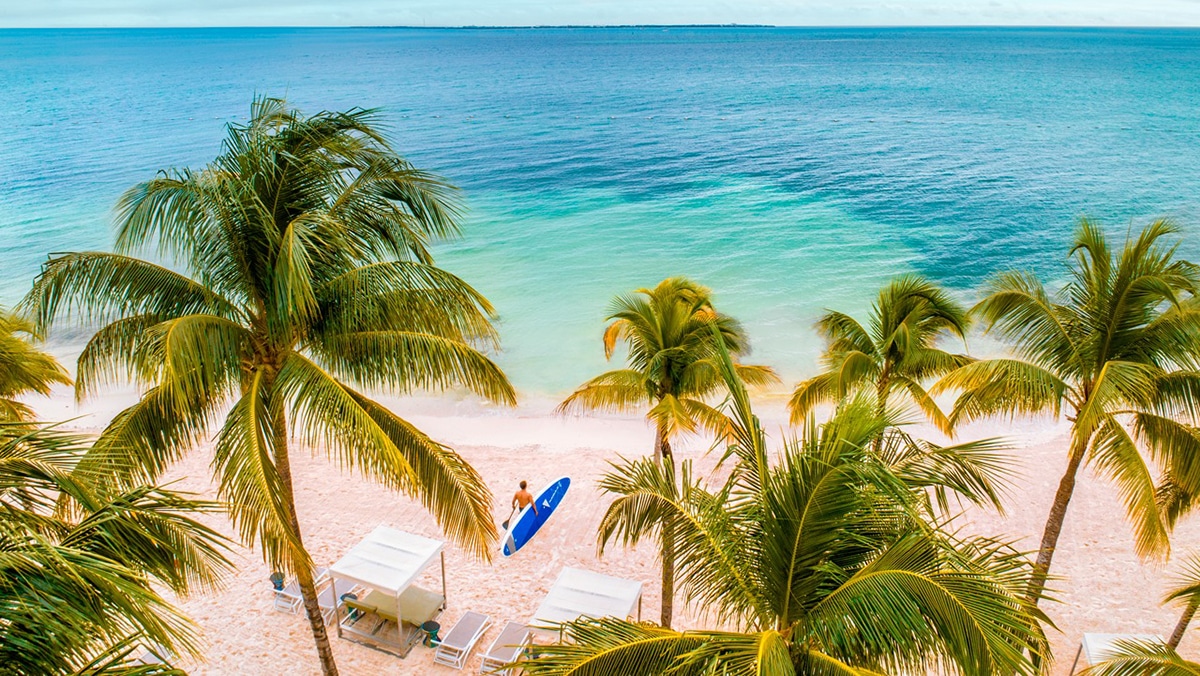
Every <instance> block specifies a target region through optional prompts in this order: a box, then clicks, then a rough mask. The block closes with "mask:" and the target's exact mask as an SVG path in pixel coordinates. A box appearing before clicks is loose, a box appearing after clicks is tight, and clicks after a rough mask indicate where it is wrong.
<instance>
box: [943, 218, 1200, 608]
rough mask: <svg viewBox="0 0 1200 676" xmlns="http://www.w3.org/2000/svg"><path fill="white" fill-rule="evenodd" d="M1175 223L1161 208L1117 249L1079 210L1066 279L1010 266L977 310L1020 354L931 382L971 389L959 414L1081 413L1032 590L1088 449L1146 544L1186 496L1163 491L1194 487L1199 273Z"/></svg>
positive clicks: (1199, 475) (1159, 543) (1163, 542)
mask: <svg viewBox="0 0 1200 676" xmlns="http://www.w3.org/2000/svg"><path fill="white" fill-rule="evenodd" d="M1177 233H1178V230H1177V229H1176V228H1174V227H1172V226H1171V225H1169V224H1167V223H1165V222H1162V221H1159V222H1155V223H1152V224H1150V225H1149V226H1147V227H1146V228H1145V229H1143V230H1142V231H1141V233H1140V234H1139V235H1138V236H1137V237H1136V238H1134V237H1131V238H1129V239H1128V240H1127V241H1126V243H1125V246H1124V248H1123V249H1122V250H1121V251H1120V252H1114V251H1110V249H1109V246H1108V243H1107V241H1106V239H1105V237H1104V234H1103V232H1101V230H1100V228H1099V227H1098V226H1097V225H1096V224H1095V223H1093V222H1091V221H1088V220H1084V221H1082V222H1081V224H1080V226H1079V229H1078V231H1077V233H1076V235H1075V243H1074V245H1073V246H1072V248H1071V256H1072V258H1073V262H1072V265H1071V266H1070V275H1069V278H1068V281H1067V283H1066V284H1065V285H1064V286H1063V287H1062V288H1061V289H1060V290H1059V291H1058V292H1057V293H1055V294H1053V295H1052V294H1051V293H1050V292H1048V291H1047V290H1046V288H1045V287H1044V286H1043V285H1042V283H1041V282H1040V281H1039V280H1038V279H1037V278H1036V277H1035V276H1034V275H1032V274H1029V273H1021V272H1006V273H1002V274H1000V275H998V276H996V277H995V278H993V279H992V280H991V281H990V282H989V283H988V285H987V286H986V287H985V291H986V297H985V298H984V299H983V300H982V301H980V302H979V303H978V304H977V305H976V306H975V307H974V309H973V310H972V312H973V314H975V315H977V316H978V317H980V318H981V319H982V321H983V323H984V326H985V328H986V330H987V331H990V332H992V333H995V334H997V335H999V336H1000V337H1001V338H1002V339H1004V340H1006V341H1008V342H1009V343H1010V344H1011V346H1012V347H1013V349H1014V350H1015V352H1016V357H1015V358H1002V359H989V360H985V361H977V362H973V363H969V364H966V365H964V366H961V367H959V368H958V369H957V370H955V371H954V372H952V373H950V374H949V375H947V376H945V377H944V378H943V379H942V380H941V381H940V382H939V383H938V384H937V385H935V386H934V388H932V390H933V392H934V393H935V394H936V393H938V392H941V391H945V390H951V389H954V390H959V391H960V392H961V394H960V395H959V397H958V399H957V401H956V402H955V404H954V410H953V412H952V413H951V415H950V421H951V423H956V422H958V421H962V420H970V419H975V418H980V417H985V416H991V415H1009V416H1015V415H1032V414H1050V415H1053V416H1056V417H1057V416H1060V415H1066V417H1067V419H1068V420H1069V421H1071V441H1070V446H1069V447H1068V448H1067V449H1066V451H1067V467H1066V472H1065V473H1064V475H1063V477H1062V480H1061V481H1060V482H1059V485H1058V490H1057V492H1056V493H1055V495H1054V502H1053V504H1052V506H1051V508H1050V514H1049V517H1048V518H1047V520H1046V527H1045V531H1044V532H1043V534H1042V540H1041V545H1040V547H1039V550H1038V556H1037V562H1036V568H1035V575H1034V577H1033V578H1032V579H1031V581H1030V585H1029V590H1028V595H1027V596H1028V600H1029V601H1030V602H1032V603H1037V602H1038V600H1039V598H1040V597H1041V595H1042V591H1043V589H1044V587H1045V581H1046V576H1047V574H1048V573H1049V571H1050V563H1051V560H1052V558H1053V556H1054V551H1055V547H1056V546H1057V544H1058V537H1059V534H1060V533H1061V532H1062V526H1063V521H1064V519H1065V518H1066V514H1067V505H1068V503H1069V502H1070V500H1071V495H1072V493H1073V492H1074V490H1075V480H1076V475H1077V473H1078V471H1079V467H1080V465H1081V464H1083V462H1084V461H1085V460H1088V461H1089V462H1091V463H1092V464H1093V465H1094V466H1095V467H1096V468H1097V469H1098V470H1099V471H1100V472H1101V473H1103V474H1104V475H1105V476H1107V477H1108V478H1109V479H1111V480H1112V481H1113V482H1114V483H1115V484H1116V485H1117V489H1118V492H1119V494H1120V497H1121V499H1122V501H1123V502H1124V504H1125V509H1126V513H1127V514H1128V516H1129V518H1130V519H1131V520H1132V521H1133V526H1134V531H1135V536H1136V545H1137V551H1138V553H1139V554H1140V555H1142V556H1150V555H1155V554H1165V553H1166V552H1167V550H1168V548H1169V543H1168V538H1167V536H1168V531H1169V528H1170V525H1171V520H1172V519H1173V517H1172V516H1171V512H1176V513H1177V512H1178V510H1177V509H1166V510H1164V509H1163V505H1161V504H1160V499H1161V498H1162V496H1163V495H1172V494H1173V495H1176V496H1179V495H1183V496H1188V495H1196V494H1197V490H1196V489H1197V487H1198V486H1200V436H1197V433H1196V431H1195V429H1194V428H1193V427H1191V426H1190V425H1189V424H1188V421H1190V420H1192V419H1193V418H1194V415H1193V413H1194V412H1195V411H1196V410H1197V407H1198V406H1200V372H1198V371H1197V370H1196V368H1197V355H1198V354H1200V353H1198V351H1197V350H1198V348H1200V321H1198V319H1200V313H1198V312H1197V305H1196V301H1195V294H1196V290H1197V285H1198V283H1200V273H1198V271H1197V269H1196V267H1195V266H1193V265H1192V264H1191V263H1188V262H1186V261H1183V260H1180V259H1178V258H1177V257H1176V256H1175V250H1176V246H1177V245H1175V244H1168V243H1164V241H1163V240H1164V238H1167V237H1169V236H1171V235H1174V234H1177ZM1064 409H1066V410H1065V411H1064ZM1143 448H1144V449H1146V450H1147V451H1148V452H1149V454H1150V455H1151V457H1153V458H1154V459H1156V460H1157V461H1158V462H1159V463H1160V465H1161V466H1162V467H1163V469H1164V470H1165V472H1166V475H1167V481H1166V483H1165V484H1164V485H1163V486H1156V485H1155V478H1154V477H1155V474H1154V472H1153V471H1152V470H1151V467H1150V465H1149V464H1148V463H1147V460H1146V458H1144V457H1143V454H1142V452H1141V449H1143ZM1184 501H1185V502H1186V499H1185V500H1184ZM1168 507H1169V506H1168Z"/></svg>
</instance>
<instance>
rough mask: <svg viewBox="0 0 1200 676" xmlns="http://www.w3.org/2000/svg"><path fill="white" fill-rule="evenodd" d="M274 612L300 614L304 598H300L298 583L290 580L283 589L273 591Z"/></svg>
mask: <svg viewBox="0 0 1200 676" xmlns="http://www.w3.org/2000/svg"><path fill="white" fill-rule="evenodd" d="M274 592H275V610H278V611H281V612H285V613H292V614H293V615H294V614H296V613H298V612H300V607H301V606H303V605H304V598H303V597H301V596H300V583H299V582H296V581H295V580H292V581H291V582H289V583H288V584H287V586H286V587H284V588H283V589H275V590H274Z"/></svg>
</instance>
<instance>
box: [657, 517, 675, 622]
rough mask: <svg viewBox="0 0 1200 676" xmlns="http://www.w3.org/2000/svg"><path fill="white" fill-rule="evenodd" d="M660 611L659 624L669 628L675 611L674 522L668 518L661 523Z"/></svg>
mask: <svg viewBox="0 0 1200 676" xmlns="http://www.w3.org/2000/svg"><path fill="white" fill-rule="evenodd" d="M662 540H663V542H662V612H661V614H660V615H659V620H658V621H659V624H661V625H662V626H663V628H665V629H670V628H671V616H672V615H674V613H675V523H674V522H673V521H671V520H670V519H668V520H667V521H665V522H663V525H662Z"/></svg>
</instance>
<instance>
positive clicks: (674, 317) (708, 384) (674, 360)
mask: <svg viewBox="0 0 1200 676" xmlns="http://www.w3.org/2000/svg"><path fill="white" fill-rule="evenodd" d="M608 320H609V322H610V323H609V325H608V327H607V328H606V329H605V331H604V356H605V357H606V358H608V359H611V358H612V355H613V352H614V351H615V349H616V346H617V343H618V342H620V341H623V342H624V343H625V344H626V346H627V347H628V350H629V353H628V356H627V358H626V361H627V364H628V367H627V368H623V369H617V370H613V371H608V372H606V373H602V374H600V375H598V376H596V377H595V378H592V379H591V380H589V381H587V382H586V383H584V384H583V385H580V386H579V389H577V390H575V391H574V392H572V393H571V395H570V396H568V397H567V398H566V399H565V400H564V401H563V402H562V403H561V404H559V406H558V412H559V413H569V412H573V411H574V412H579V411H641V410H645V411H646V418H647V419H648V420H649V421H651V422H652V423H654V426H655V433H654V459H655V462H656V463H659V464H663V463H666V464H668V465H670V464H673V460H672V453H671V441H672V440H673V439H674V438H675V437H677V436H678V435H680V434H682V433H686V432H695V431H697V430H700V429H704V430H708V431H711V432H713V433H715V434H717V435H718V436H721V435H724V434H725V433H726V432H727V428H728V423H727V421H726V420H725V417H724V415H722V414H721V412H720V411H718V410H717V409H715V408H713V407H712V406H711V405H710V404H708V403H707V402H706V401H705V400H706V398H708V397H711V396H712V395H714V394H715V393H717V392H718V391H719V390H720V389H721V387H722V385H723V384H722V382H721V377H720V374H719V373H718V371H717V368H716V363H715V361H714V359H713V358H714V356H715V355H716V352H715V347H714V346H715V343H714V340H713V327H716V329H717V331H718V332H719V333H720V335H721V337H722V339H723V340H725V341H726V344H727V345H729V350H730V351H731V352H733V353H734V354H738V355H741V354H746V353H748V352H749V343H748V342H747V340H746V335H745V332H743V331H742V327H741V324H739V323H738V322H737V320H735V319H734V318H732V317H730V316H729V315H725V314H721V313H719V312H717V311H716V309H714V308H713V304H712V295H711V291H710V290H709V289H708V288H706V287H704V286H701V285H699V284H696V283H695V282H693V281H691V280H689V279H687V278H684V277H671V278H668V279H664V280H663V281H662V282H659V284H658V286H656V287H654V288H653V289H638V290H637V291H636V292H635V293H633V294H627V295H622V296H617V297H616V298H614V299H613V303H612V310H611V312H610V313H609V316H608ZM736 368H737V369H738V371H739V373H741V375H742V377H743V378H745V379H746V380H748V381H750V382H752V383H755V384H764V383H769V382H773V381H774V380H775V374H774V372H773V371H772V370H771V369H770V368H768V367H765V366H751V365H745V364H738V365H737V366H736ZM672 529H673V524H671V523H666V524H664V527H663V533H664V535H663V546H662V615H661V622H662V626H664V627H670V626H671V615H672V614H673V607H674V600H673V599H674V579H675V576H674V567H675V564H674V552H673V551H672V550H671V548H670V546H669V542H670V541H671V538H670V533H671V531H672Z"/></svg>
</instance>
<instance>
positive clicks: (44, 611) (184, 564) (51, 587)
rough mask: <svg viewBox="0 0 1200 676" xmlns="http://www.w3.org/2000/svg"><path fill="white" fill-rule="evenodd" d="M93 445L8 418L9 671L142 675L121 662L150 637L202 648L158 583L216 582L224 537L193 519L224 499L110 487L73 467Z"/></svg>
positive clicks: (0, 626)
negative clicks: (112, 491) (106, 488)
mask: <svg viewBox="0 0 1200 676" xmlns="http://www.w3.org/2000/svg"><path fill="white" fill-rule="evenodd" d="M85 450H86V439H84V438H82V437H80V436H78V435H74V434H70V433H66V432H61V431H58V430H55V429H53V428H49V427H46V426H41V425H32V424H30V423H0V617H3V621H0V674H67V673H97V674H98V673H139V672H138V670H136V669H134V668H132V667H130V666H128V665H126V664H123V662H124V660H123V659H114V658H122V657H124V656H126V655H127V654H128V653H129V652H130V651H131V650H132V649H133V645H134V643H135V642H136V641H140V640H147V641H153V642H156V643H158V644H160V645H163V646H166V647H168V648H169V649H171V650H173V651H175V652H180V651H182V652H186V653H190V654H193V655H195V654H197V653H196V651H197V641H196V639H197V637H196V634H195V630H194V628H193V626H192V625H191V623H190V622H189V621H188V620H187V619H186V618H185V617H184V616H182V615H181V614H180V613H179V612H178V611H177V610H175V609H174V608H173V607H171V606H170V605H169V604H168V603H167V602H166V601H165V600H164V599H163V598H162V597H161V596H160V595H159V593H158V592H157V591H156V589H155V586H156V585H161V586H163V587H165V588H168V589H170V590H172V591H173V592H175V593H176V594H178V595H186V594H188V593H191V592H194V591H205V590H210V589H213V588H215V587H216V586H217V585H218V583H219V582H220V580H221V578H222V576H223V574H224V573H225V572H226V571H227V570H228V568H229V567H230V564H229V562H228V561H227V560H226V559H225V558H224V554H223V552H224V550H225V540H224V538H222V537H221V536H219V535H217V534H216V533H215V532H214V531H212V530H211V529H209V528H208V527H206V526H204V525H202V524H200V523H199V522H197V521H195V520H194V519H193V518H192V515H194V514H197V513H202V512H211V511H214V510H215V508H216V504H215V503H210V502H205V501H200V500H196V499H194V498H193V497H192V496H189V495H186V494H181V493H177V492H174V491H170V490H167V489H165V488H161V487H156V486H138V487H135V488H132V489H130V490H125V491H118V492H115V493H109V492H107V491H106V490H105V489H104V486H103V485H98V484H96V483H94V482H90V481H87V480H85V479H84V478H82V476H81V475H80V474H77V473H75V472H74V468H75V464H76V463H77V462H78V460H79V458H80V457H81V456H82V454H83V453H84V452H85ZM97 660H100V662H99V663H98V662H97ZM101 665H107V667H106V669H104V670H103V671H101V670H99V668H98V667H99V666H101ZM142 671H143V672H146V673H150V672H149V671H147V670H146V669H142ZM158 673H167V671H164V670H162V669H161V668H160V669H159V672H158Z"/></svg>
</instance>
